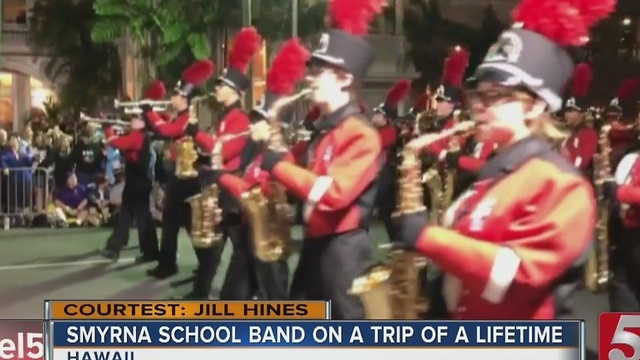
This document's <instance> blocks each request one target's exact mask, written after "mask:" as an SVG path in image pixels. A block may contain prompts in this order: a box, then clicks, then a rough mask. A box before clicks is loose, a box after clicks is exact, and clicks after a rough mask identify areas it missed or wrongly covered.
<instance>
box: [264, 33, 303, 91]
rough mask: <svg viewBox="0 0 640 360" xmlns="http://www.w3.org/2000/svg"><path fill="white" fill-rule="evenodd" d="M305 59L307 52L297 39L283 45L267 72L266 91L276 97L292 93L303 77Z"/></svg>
mask: <svg viewBox="0 0 640 360" xmlns="http://www.w3.org/2000/svg"><path fill="white" fill-rule="evenodd" d="M307 59H309V52H308V51H307V49H305V47H304V46H302V45H301V44H300V41H298V39H297V38H296V39H291V40H289V41H287V42H286V43H284V45H282V48H280V52H279V53H278V55H277V56H276V58H275V59H274V60H273V64H272V65H271V69H269V72H267V90H269V92H271V93H273V94H276V95H288V94H290V93H292V92H293V91H294V90H295V88H296V83H297V82H298V81H300V80H302V78H303V77H304V73H305V63H306V61H307Z"/></svg>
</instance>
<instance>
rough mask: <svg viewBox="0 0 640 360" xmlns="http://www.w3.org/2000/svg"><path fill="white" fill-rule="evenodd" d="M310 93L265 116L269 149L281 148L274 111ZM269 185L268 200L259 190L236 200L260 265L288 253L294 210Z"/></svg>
mask: <svg viewBox="0 0 640 360" xmlns="http://www.w3.org/2000/svg"><path fill="white" fill-rule="evenodd" d="M310 92H311V90H309V89H305V90H302V91H300V92H299V93H297V94H295V95H293V96H290V97H288V98H286V99H283V101H281V102H280V103H279V104H277V105H276V106H274V109H272V110H271V111H270V112H269V113H270V114H269V124H270V126H271V137H270V138H269V141H268V146H269V148H270V149H278V150H279V149H284V148H285V139H284V135H283V131H282V130H283V129H282V125H281V124H280V122H279V121H278V119H277V116H278V111H279V110H280V109H281V108H282V107H283V106H287V105H289V104H292V103H293V102H295V101H296V100H298V99H299V98H301V97H303V96H306V95H307V94H309V93H310ZM269 185H270V187H271V194H270V195H269V196H268V197H267V196H266V195H265V194H264V193H263V192H262V189H261V188H260V186H256V187H253V188H251V189H249V190H248V191H245V192H244V193H243V194H242V196H241V197H240V202H241V203H242V205H243V207H244V208H245V209H246V212H247V215H248V217H249V223H250V226H251V238H252V244H253V251H254V255H255V257H256V258H258V260H260V261H263V262H274V261H280V260H286V259H287V258H288V257H289V255H291V251H292V247H291V226H292V224H293V220H294V210H293V208H292V207H291V205H290V204H289V202H288V198H287V190H286V188H285V187H284V186H283V185H282V184H280V183H278V182H276V181H270V184H269Z"/></svg>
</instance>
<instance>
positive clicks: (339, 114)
mask: <svg viewBox="0 0 640 360" xmlns="http://www.w3.org/2000/svg"><path fill="white" fill-rule="evenodd" d="M328 11H329V15H330V16H329V17H327V19H328V20H330V21H331V26H332V29H330V30H329V31H328V32H327V33H325V34H323V35H322V36H321V38H320V46H319V47H318V49H317V50H315V51H314V52H313V53H312V55H311V58H310V59H309V61H308V63H307V65H308V68H309V73H308V75H307V81H308V82H309V84H310V87H311V90H312V93H311V98H312V101H313V103H314V105H317V106H318V107H319V108H320V110H321V112H322V114H323V117H321V118H320V119H318V120H316V122H315V124H316V126H315V127H316V129H317V130H318V131H321V132H322V133H321V134H320V135H319V136H318V137H317V138H316V139H315V140H314V142H313V144H311V146H310V149H311V151H310V156H309V160H308V162H307V163H308V166H307V167H306V168H305V167H302V166H300V165H297V164H295V163H293V162H290V161H288V160H286V159H285V157H286V154H285V153H283V152H280V151H279V150H276V149H268V150H267V151H266V152H265V154H264V158H263V160H262V165H261V166H262V168H263V169H264V170H266V171H268V172H269V173H270V174H271V176H273V177H274V178H275V179H276V180H277V181H278V182H280V183H282V184H283V185H284V186H285V187H286V188H287V189H288V190H289V191H290V192H291V193H292V194H294V195H295V196H297V197H300V198H303V199H306V204H305V221H306V235H305V236H306V238H305V240H304V244H303V248H302V252H301V254H300V262H299V265H298V269H297V270H296V273H295V275H294V277H295V278H299V277H302V278H304V280H303V281H298V282H297V283H298V284H300V285H301V286H304V287H305V288H304V289H302V290H303V291H302V292H303V293H304V294H305V295H306V297H307V298H308V299H314V300H331V301H332V303H331V312H332V318H333V319H362V318H364V309H363V307H362V303H361V302H360V300H359V299H358V297H357V296H353V295H350V294H348V290H349V289H350V287H351V283H352V282H353V280H354V279H355V278H356V277H358V276H359V275H360V274H362V273H363V272H364V270H365V269H366V267H367V266H368V264H369V262H370V261H371V256H372V254H371V238H370V236H369V234H368V232H367V229H368V228H369V225H370V223H371V220H372V219H371V218H372V212H373V206H374V201H375V194H376V191H377V184H376V178H377V175H378V172H379V170H380V161H379V159H380V155H381V152H382V145H381V143H380V136H379V135H378V133H377V131H376V129H375V128H374V127H373V126H371V124H370V123H369V122H368V121H367V120H366V119H365V118H364V117H363V115H362V113H361V111H360V108H359V106H358V103H357V102H355V101H354V100H353V99H354V97H355V95H356V91H357V90H356V89H357V84H359V83H360V82H361V81H362V80H363V79H364V77H365V76H366V73H367V70H368V68H369V66H370V65H371V63H372V61H373V56H374V53H373V49H372V48H371V46H370V45H369V43H368V42H367V41H366V40H365V38H364V36H365V35H366V34H367V30H368V27H369V21H370V20H371V18H372V17H373V16H374V15H375V14H377V13H379V12H380V11H381V9H380V4H378V3H377V2H376V1H370V2H369V3H356V4H354V3H353V2H351V1H348V0H332V1H331V2H330V3H329V5H328ZM269 131H270V128H269V126H268V124H266V122H260V123H257V124H255V125H254V126H253V127H252V133H253V134H252V137H253V138H254V139H258V140H267V139H268V138H269ZM294 282H296V279H294Z"/></svg>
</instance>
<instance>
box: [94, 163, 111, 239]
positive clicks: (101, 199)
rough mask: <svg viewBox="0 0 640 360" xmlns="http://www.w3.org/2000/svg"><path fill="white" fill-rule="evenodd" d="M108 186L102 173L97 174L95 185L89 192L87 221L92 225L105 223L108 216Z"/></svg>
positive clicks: (109, 213)
mask: <svg viewBox="0 0 640 360" xmlns="http://www.w3.org/2000/svg"><path fill="white" fill-rule="evenodd" d="M109 205H110V203H109V188H108V183H107V179H106V178H105V177H104V175H100V176H98V181H97V186H96V188H95V189H92V190H91V191H90V192H89V222H90V223H91V224H92V225H93V226H100V225H103V224H106V223H107V222H108V221H109V219H110V217H111V211H110V209H109Z"/></svg>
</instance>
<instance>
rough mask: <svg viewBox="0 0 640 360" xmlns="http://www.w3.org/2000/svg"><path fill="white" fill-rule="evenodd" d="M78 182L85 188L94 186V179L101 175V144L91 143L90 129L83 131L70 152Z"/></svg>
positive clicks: (103, 156)
mask: <svg viewBox="0 0 640 360" xmlns="http://www.w3.org/2000/svg"><path fill="white" fill-rule="evenodd" d="M71 158H72V161H73V164H74V165H75V172H76V176H77V177H78V182H79V183H80V184H82V185H84V186H85V187H93V186H95V183H96V179H97V177H98V175H99V174H101V173H102V170H103V167H104V162H105V154H104V150H103V148H102V144H101V143H99V142H95V141H93V133H92V130H91V128H90V127H87V128H85V129H84V131H83V132H82V134H81V137H80V141H79V142H78V143H77V144H76V146H75V147H74V148H73V150H72V152H71Z"/></svg>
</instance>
